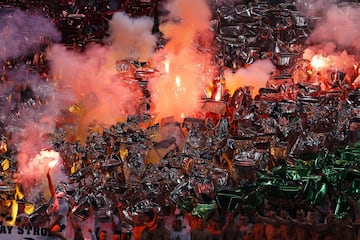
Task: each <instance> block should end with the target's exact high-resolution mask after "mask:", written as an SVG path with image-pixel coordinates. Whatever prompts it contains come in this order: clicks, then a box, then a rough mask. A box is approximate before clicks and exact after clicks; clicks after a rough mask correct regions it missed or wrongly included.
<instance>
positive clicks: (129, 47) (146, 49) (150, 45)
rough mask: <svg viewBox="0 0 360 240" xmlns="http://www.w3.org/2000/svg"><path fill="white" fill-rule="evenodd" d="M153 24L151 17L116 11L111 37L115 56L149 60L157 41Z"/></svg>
mask: <svg viewBox="0 0 360 240" xmlns="http://www.w3.org/2000/svg"><path fill="white" fill-rule="evenodd" d="M153 25H154V22H153V19H152V18H150V17H146V16H144V17H138V18H130V17H129V16H128V15H126V14H125V13H123V12H116V13H115V14H114V15H113V17H112V20H111V21H110V38H109V40H110V41H111V48H112V52H113V54H114V55H115V58H116V59H120V60H122V59H130V60H138V61H144V62H145V61H148V60H149V59H150V58H151V56H152V55H153V53H154V51H155V47H156V41H157V39H156V37H155V36H154V35H153V34H152V33H151V31H152V28H153Z"/></svg>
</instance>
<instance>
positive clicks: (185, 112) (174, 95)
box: [149, 0, 214, 121]
mask: <svg viewBox="0 0 360 240" xmlns="http://www.w3.org/2000/svg"><path fill="white" fill-rule="evenodd" d="M166 8H167V9H168V10H169V12H170V14H169V15H168V16H167V20H168V21H166V23H165V24H163V25H161V26H160V30H161V31H162V32H163V33H164V35H165V37H166V38H167V39H169V42H168V43H167V44H166V45H165V47H164V49H162V50H161V51H158V52H157V53H156V54H155V56H154V58H153V62H154V64H155V66H156V67H157V68H158V69H159V70H160V71H161V72H162V74H160V76H158V77H157V78H156V79H152V80H151V81H150V82H149V89H150V91H151V100H152V103H153V106H152V107H153V114H154V115H155V116H156V121H159V120H161V119H162V118H165V117H169V116H172V117H174V120H177V121H180V120H181V119H182V118H184V117H188V116H194V114H195V113H196V111H198V109H199V108H200V104H199V100H200V98H201V96H202V95H203V89H204V88H205V87H206V85H207V84H208V82H209V79H211V78H212V77H213V73H214V71H213V69H214V66H213V65H212V64H211V63H210V58H211V51H210V49H209V47H210V45H211V42H212V33H211V32H210V27H209V26H210V24H209V22H210V17H211V12H210V9H209V7H208V5H207V3H206V1H204V0H199V1H192V0H181V1H180V0H176V1H172V2H171V3H170V4H168V5H166Z"/></svg>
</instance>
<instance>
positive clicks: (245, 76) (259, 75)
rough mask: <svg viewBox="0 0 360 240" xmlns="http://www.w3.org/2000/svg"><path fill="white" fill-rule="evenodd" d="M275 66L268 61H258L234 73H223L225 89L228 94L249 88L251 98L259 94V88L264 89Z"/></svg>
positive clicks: (229, 71)
mask: <svg viewBox="0 0 360 240" xmlns="http://www.w3.org/2000/svg"><path fill="white" fill-rule="evenodd" d="M274 70H275V66H274V65H273V64H272V62H271V61H270V60H258V61H256V62H254V63H253V64H251V65H250V66H248V67H247V68H240V69H238V70H237V71H236V72H235V73H232V71H231V70H227V71H225V74H224V77H225V79H226V89H228V90H229V92H230V94H233V93H234V91H235V90H236V89H238V88H240V87H245V86H251V87H252V88H253V90H252V96H253V97H255V96H256V95H257V94H258V93H259V89H260V88H264V87H266V82H267V81H268V80H269V78H270V76H271V74H272V72H273V71H274Z"/></svg>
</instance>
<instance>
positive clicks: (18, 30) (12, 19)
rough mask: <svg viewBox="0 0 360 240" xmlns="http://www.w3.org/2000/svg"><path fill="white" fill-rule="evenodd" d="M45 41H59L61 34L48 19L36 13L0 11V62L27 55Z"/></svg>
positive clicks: (16, 10) (10, 10) (14, 10)
mask: <svg viewBox="0 0 360 240" xmlns="http://www.w3.org/2000/svg"><path fill="white" fill-rule="evenodd" d="M35 26H36V27H35ZM45 39H47V40H51V41H53V42H58V41H60V40H61V34H60V33H59V32H58V31H57V29H56V27H55V25H54V24H53V23H51V22H50V21H49V19H47V18H45V17H44V16H41V15H38V13H37V14H31V13H30V12H24V11H21V10H18V9H0V60H5V59H7V58H9V57H19V56H21V55H24V54H27V53H29V52H31V51H32V50H33V49H34V48H35V49H37V48H38V47H39V43H40V42H41V41H42V40H45Z"/></svg>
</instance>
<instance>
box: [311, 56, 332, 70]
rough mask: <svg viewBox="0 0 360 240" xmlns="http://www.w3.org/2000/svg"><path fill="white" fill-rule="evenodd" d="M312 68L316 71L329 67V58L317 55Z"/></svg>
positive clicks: (312, 62) (312, 61) (313, 59)
mask: <svg viewBox="0 0 360 240" xmlns="http://www.w3.org/2000/svg"><path fill="white" fill-rule="evenodd" d="M310 64H311V66H312V67H313V68H315V69H321V68H324V67H326V66H327V65H328V62H327V58H326V57H323V56H321V55H315V56H314V57H313V58H312V59H311V63H310Z"/></svg>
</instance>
